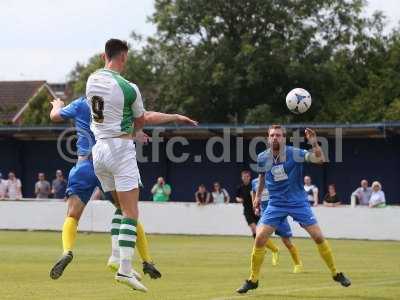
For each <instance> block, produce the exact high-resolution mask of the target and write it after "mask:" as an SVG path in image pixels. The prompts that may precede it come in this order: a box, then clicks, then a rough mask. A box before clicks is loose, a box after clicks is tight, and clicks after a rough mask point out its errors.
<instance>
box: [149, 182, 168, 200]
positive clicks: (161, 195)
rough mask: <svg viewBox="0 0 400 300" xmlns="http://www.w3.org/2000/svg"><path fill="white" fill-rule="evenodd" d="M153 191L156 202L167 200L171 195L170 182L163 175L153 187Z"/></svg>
mask: <svg viewBox="0 0 400 300" xmlns="http://www.w3.org/2000/svg"><path fill="white" fill-rule="evenodd" d="M151 193H152V194H153V201H154V202H166V201H168V200H169V196H170V195H171V187H170V185H169V184H168V183H165V180H164V178H163V177H158V178H157V183H156V184H155V185H154V186H153V188H152V189H151Z"/></svg>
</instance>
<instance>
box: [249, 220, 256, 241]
mask: <svg viewBox="0 0 400 300" xmlns="http://www.w3.org/2000/svg"><path fill="white" fill-rule="evenodd" d="M249 228H250V230H251V234H252V235H253V238H256V233H257V224H256V223H251V224H249Z"/></svg>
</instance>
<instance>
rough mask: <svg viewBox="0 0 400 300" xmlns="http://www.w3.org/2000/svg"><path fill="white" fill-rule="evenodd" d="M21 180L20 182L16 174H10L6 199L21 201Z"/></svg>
mask: <svg viewBox="0 0 400 300" xmlns="http://www.w3.org/2000/svg"><path fill="white" fill-rule="evenodd" d="M21 187H22V185H21V180H19V179H18V178H17V177H16V176H15V173H14V172H10V173H8V180H7V184H6V197H7V198H9V199H21V198H22V192H21Z"/></svg>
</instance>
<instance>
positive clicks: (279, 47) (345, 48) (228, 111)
mask: <svg viewBox="0 0 400 300" xmlns="http://www.w3.org/2000/svg"><path fill="white" fill-rule="evenodd" d="M364 5H365V3H364V1H362V0H356V1H344V0H330V1H320V0H307V1H305V0H304V1H259V0H248V1H234V0H214V1H206V0H198V1H187V0H176V1H172V0H157V1H156V3H155V6H156V11H155V13H154V15H153V16H152V20H153V22H154V23H155V24H156V25H157V29H158V35H157V37H156V38H154V39H152V40H151V41H150V43H149V46H148V47H147V50H149V49H157V53H156V55H157V56H158V59H156V60H155V61H159V62H160V63H159V64H158V65H157V70H158V72H159V74H161V75H160V76H159V80H160V82H159V86H160V95H159V101H158V103H159V105H160V106H159V107H163V108H166V109H167V110H169V111H183V112H186V113H188V114H190V115H193V116H194V117H196V118H199V119H201V120H204V121H209V122H231V121H236V122H243V121H244V120H245V118H246V116H248V115H249V114H250V115H252V117H251V119H252V120H253V121H257V122H265V121H266V120H265V119H263V116H262V114H257V115H258V116H259V117H260V118H261V119H258V120H255V119H254V116H255V114H254V113H252V112H251V111H252V110H253V109H254V107H259V106H260V105H261V108H264V109H265V106H263V105H265V104H267V105H269V108H270V112H271V114H270V115H268V118H269V119H270V120H271V121H275V120H278V121H279V120H281V119H282V115H287V114H288V111H287V110H286V108H285V105H284V98H285V94H286V93H287V92H288V91H289V90H290V89H292V88H293V87H296V86H301V87H304V88H306V89H308V90H310V91H311V92H312V95H313V97H314V98H315V99H318V101H315V102H314V104H313V106H312V109H311V113H308V114H306V115H303V116H293V117H292V120H293V121H294V122H296V121H299V120H301V121H312V120H321V118H319V117H318V112H319V111H323V107H324V106H325V104H326V102H327V101H328V100H329V101H330V100H331V99H332V98H334V97H336V94H337V93H338V89H332V87H335V86H336V84H335V80H337V79H338V73H337V71H338V70H341V68H343V67H345V66H346V64H349V63H350V62H351V60H352V59H354V58H355V57H357V56H356V55H355V54H353V53H352V50H353V49H354V48H355V49H361V46H362V44H363V39H365V38H367V39H368V42H369V41H370V40H371V41H372V39H373V38H376V40H377V41H381V36H380V35H377V32H379V29H380V26H381V24H382V19H383V16H382V15H379V14H378V15H375V16H374V18H371V19H366V18H364V17H363V16H362V9H363V7H364ZM367 48H368V49H366V51H364V52H367V53H368V51H369V49H370V48H372V46H367ZM364 52H362V53H360V54H359V55H358V56H361V55H362V54H365V53H364ZM346 54H347V56H346ZM356 54H357V53H356ZM336 56H337V57H338V58H342V61H340V60H339V61H338V62H335V61H332V59H333V58H334V57H336ZM343 63H344V66H343ZM352 67H353V66H352ZM348 79H350V78H348ZM347 86H348V89H349V91H352V92H353V93H354V94H357V92H358V91H359V89H358V87H357V82H356V83H351V81H350V82H349V83H347ZM316 116H317V117H316ZM284 119H285V118H284Z"/></svg>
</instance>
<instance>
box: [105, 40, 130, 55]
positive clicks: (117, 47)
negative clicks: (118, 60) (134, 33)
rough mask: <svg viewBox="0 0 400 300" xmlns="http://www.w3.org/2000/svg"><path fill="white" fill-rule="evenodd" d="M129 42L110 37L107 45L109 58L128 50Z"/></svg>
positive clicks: (106, 49) (106, 50)
mask: <svg viewBox="0 0 400 300" xmlns="http://www.w3.org/2000/svg"><path fill="white" fill-rule="evenodd" d="M128 49H129V48H128V43H127V42H126V41H122V40H118V39H109V40H108V41H107V43H106V46H105V52H106V56H107V58H108V59H112V58H114V57H115V56H117V55H119V54H120V53H121V52H128Z"/></svg>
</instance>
